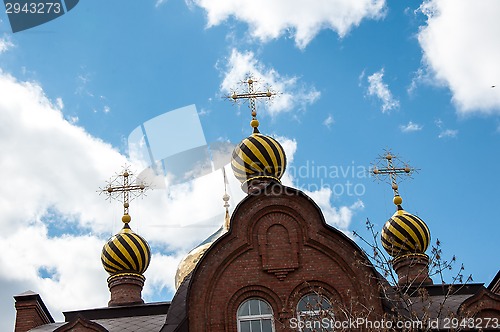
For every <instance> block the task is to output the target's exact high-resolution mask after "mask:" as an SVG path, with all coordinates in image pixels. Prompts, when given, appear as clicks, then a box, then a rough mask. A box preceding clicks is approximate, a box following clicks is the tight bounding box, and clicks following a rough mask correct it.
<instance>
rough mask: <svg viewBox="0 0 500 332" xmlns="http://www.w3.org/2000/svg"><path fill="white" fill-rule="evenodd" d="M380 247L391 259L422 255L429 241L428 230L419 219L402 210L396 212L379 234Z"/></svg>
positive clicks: (399, 206) (399, 207) (399, 208)
mask: <svg viewBox="0 0 500 332" xmlns="http://www.w3.org/2000/svg"><path fill="white" fill-rule="evenodd" d="M381 239H382V246H383V247H384V249H385V250H386V251H387V253H388V254H389V255H391V256H392V257H399V256H402V255H405V254H414V253H417V254H423V253H424V252H425V251H426V250H427V247H428V246H429V242H430V239H431V234H430V231H429V228H428V227H427V225H426V224H425V222H424V221H423V220H422V219H420V218H419V217H417V216H415V215H413V214H411V213H408V212H406V211H405V210H403V208H402V207H401V205H398V210H397V211H396V213H394V215H393V216H392V217H391V218H390V219H389V220H388V221H387V222H386V223H385V225H384V228H383V229H382V233H381Z"/></svg>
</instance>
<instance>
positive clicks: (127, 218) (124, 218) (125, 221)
mask: <svg viewBox="0 0 500 332" xmlns="http://www.w3.org/2000/svg"><path fill="white" fill-rule="evenodd" d="M131 220H132V218H131V217H130V215H128V214H124V215H123V217H122V221H123V223H125V224H128V223H129V222H130V221H131Z"/></svg>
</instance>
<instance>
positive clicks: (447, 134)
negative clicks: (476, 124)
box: [438, 129, 458, 138]
mask: <svg viewBox="0 0 500 332" xmlns="http://www.w3.org/2000/svg"><path fill="white" fill-rule="evenodd" d="M457 135H458V130H456V129H444V130H442V131H441V132H440V133H439V135H438V137H439V138H445V137H451V138H455V137H457Z"/></svg>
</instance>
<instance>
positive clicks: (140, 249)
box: [101, 223, 151, 275]
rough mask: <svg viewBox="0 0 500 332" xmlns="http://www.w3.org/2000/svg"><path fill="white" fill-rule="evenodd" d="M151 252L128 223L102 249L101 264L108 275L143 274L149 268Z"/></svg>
mask: <svg viewBox="0 0 500 332" xmlns="http://www.w3.org/2000/svg"><path fill="white" fill-rule="evenodd" d="M150 260H151V250H150V249H149V244H148V243H147V242H146V240H144V239H143V238H142V237H141V236H139V235H137V234H136V233H134V232H133V231H132V230H131V229H130V226H129V225H128V223H125V225H124V226H123V228H122V230H121V231H120V232H119V233H118V234H116V235H114V236H112V237H111V238H110V239H109V240H108V242H106V244H105V245H104V247H103V248H102V254H101V262H102V265H103V266H104V269H105V270H106V271H107V272H108V273H109V274H110V275H116V274H120V273H136V274H141V275H142V274H143V273H144V272H145V271H146V269H147V268H148V266H149V261H150Z"/></svg>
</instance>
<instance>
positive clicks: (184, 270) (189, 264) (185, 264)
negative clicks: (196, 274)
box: [175, 242, 213, 289]
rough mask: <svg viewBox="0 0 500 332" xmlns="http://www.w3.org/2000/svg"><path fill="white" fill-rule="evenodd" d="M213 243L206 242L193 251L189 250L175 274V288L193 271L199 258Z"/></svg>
mask: <svg viewBox="0 0 500 332" xmlns="http://www.w3.org/2000/svg"><path fill="white" fill-rule="evenodd" d="M212 243H213V242H208V243H205V244H202V245H200V246H198V247H196V248H194V249H193V250H191V251H190V252H189V253H188V254H187V255H186V257H184V258H183V259H182V260H181V262H180V263H179V266H178V267H177V272H176V273H175V288H176V289H177V288H179V286H180V285H181V284H182V282H183V281H184V279H185V278H186V277H187V276H188V275H189V274H190V273H191V272H192V271H193V270H194V268H195V267H196V265H197V264H198V262H199V261H200V259H201V257H202V256H203V254H204V253H205V251H207V249H208V248H210V246H211V245H212Z"/></svg>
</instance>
